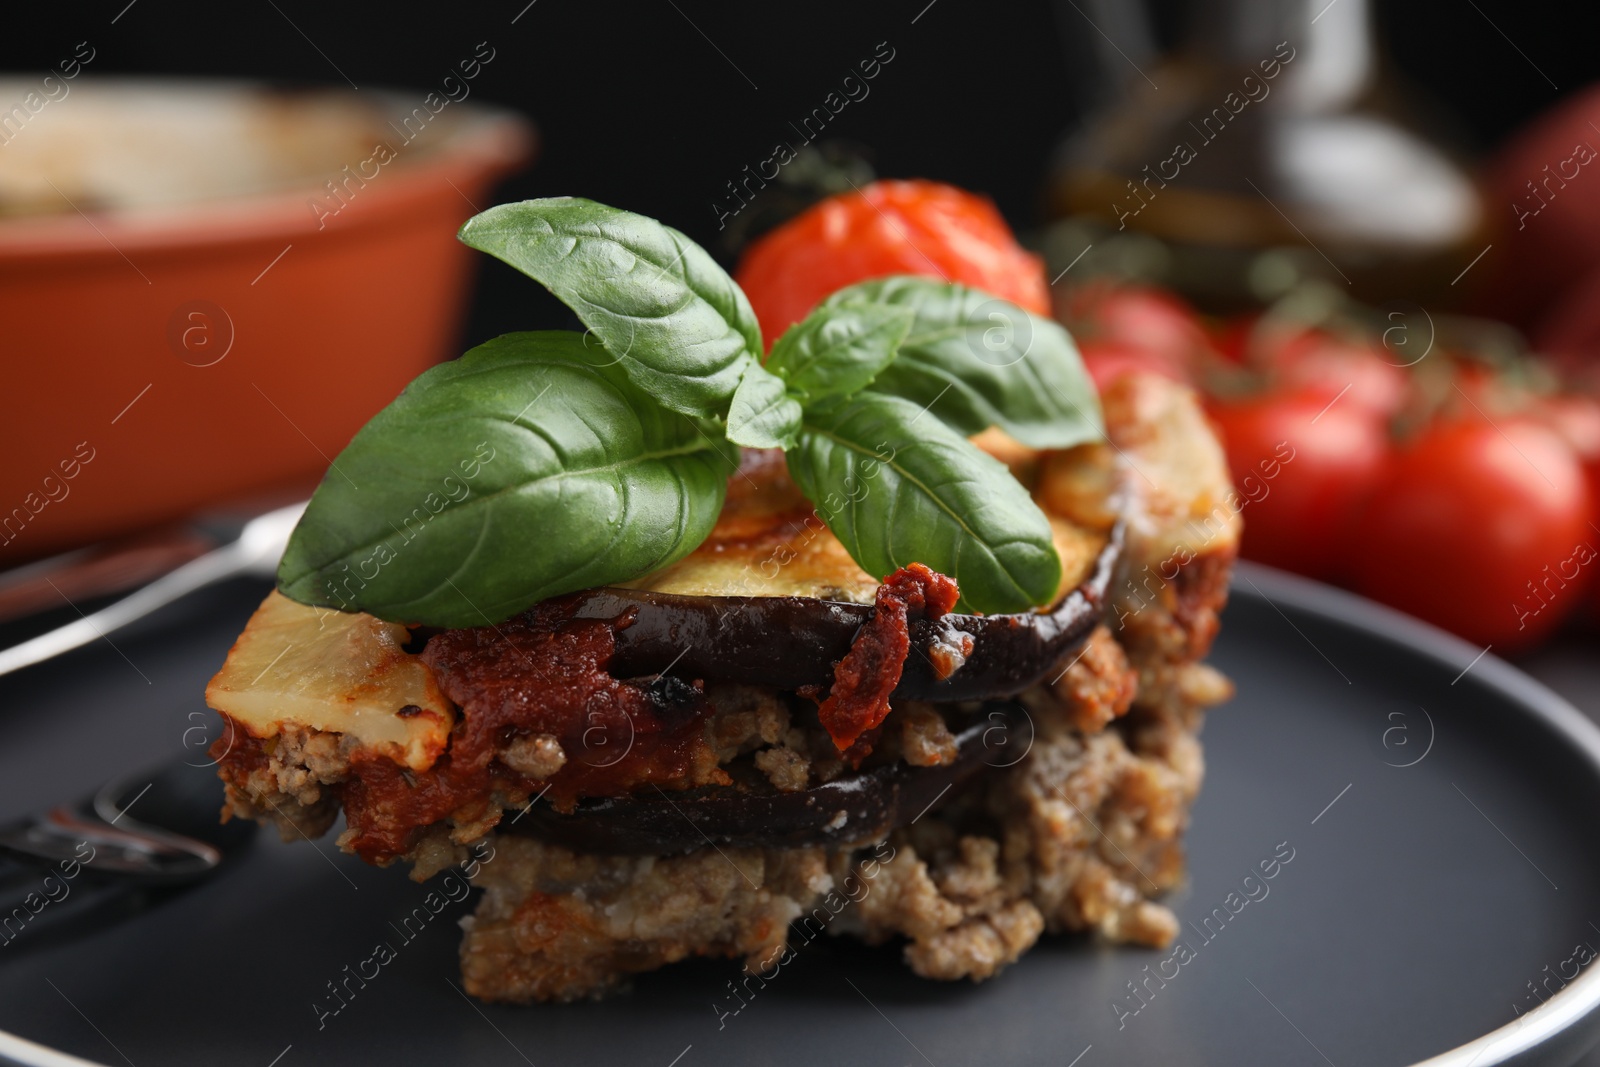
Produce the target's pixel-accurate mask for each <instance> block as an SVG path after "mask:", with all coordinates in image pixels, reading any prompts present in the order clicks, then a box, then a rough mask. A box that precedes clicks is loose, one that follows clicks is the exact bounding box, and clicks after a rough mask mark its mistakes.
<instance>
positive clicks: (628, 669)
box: [577, 525, 1122, 701]
mask: <svg viewBox="0 0 1600 1067" xmlns="http://www.w3.org/2000/svg"><path fill="white" fill-rule="evenodd" d="M1121 548H1122V527H1121V526H1120V525H1118V526H1117V527H1114V528H1113V530H1112V534H1111V536H1110V537H1109V538H1108V539H1107V540H1106V543H1105V547H1104V548H1102V549H1101V550H1100V553H1099V556H1098V557H1097V558H1096V559H1095V561H1094V564H1093V567H1092V568H1091V569H1090V572H1089V575H1088V577H1087V578H1086V579H1085V580H1084V581H1083V582H1081V583H1080V584H1079V585H1078V586H1077V587H1076V588H1074V589H1072V590H1071V591H1070V592H1069V593H1067V595H1066V596H1064V597H1062V598H1061V599H1060V600H1059V601H1057V602H1056V604H1055V605H1053V606H1052V607H1050V608H1049V609H1047V610H1044V611H1037V612H1028V613H1025V614H1020V615H946V616H944V617H943V618H941V619H939V620H938V621H937V622H929V621H928V620H926V619H919V620H916V621H914V622H913V623H912V624H911V649H912V654H911V655H909V656H907V657H906V664H905V670H904V672H903V673H902V674H901V676H900V685H899V686H898V687H897V688H896V689H895V691H894V696H895V697H896V698H898V699H904V700H936V701H957V700H985V699H991V698H997V697H1008V696H1015V695H1016V694H1017V693H1020V692H1022V691H1023V690H1025V689H1027V688H1029V687H1030V686H1033V685H1036V684H1037V683H1038V682H1039V681H1040V680H1041V679H1043V678H1044V677H1046V676H1047V675H1048V674H1050V672H1051V671H1052V670H1054V669H1055V668H1056V666H1057V664H1059V663H1060V662H1061V661H1062V659H1063V658H1064V657H1066V656H1067V655H1069V654H1070V653H1071V652H1072V651H1073V650H1074V649H1076V648H1077V646H1078V645H1079V644H1081V643H1082V641H1083V640H1084V638H1086V637H1088V635H1089V631H1091V630H1093V629H1094V627H1095V624H1096V623H1098V622H1099V621H1100V618H1101V615H1102V613H1103V611H1104V608H1105V603H1106V597H1107V594H1108V591H1109V589H1110V586H1111V579H1112V574H1113V573H1114V572H1115V570H1116V565H1117V560H1118V557H1119V555H1120V552H1121ZM577 615H578V617H580V618H590V619H616V620H618V623H617V637H616V653H615V655H614V656H613V658H612V661H611V671H612V673H613V674H615V675H617V676H618V677H622V678H626V677H631V676H635V675H646V674H655V673H657V672H660V671H665V670H671V671H672V673H673V674H676V675H679V676H681V677H686V678H718V679H724V680H727V681H734V682H748V683H751V684H756V685H769V686H774V687H776V688H779V689H791V690H798V689H802V688H803V687H806V686H816V687H818V688H819V689H823V690H825V689H827V687H828V686H829V685H831V684H832V682H833V669H834V666H835V665H836V664H837V663H838V662H839V660H840V659H842V658H843V657H844V655H845V653H846V652H848V651H849V650H850V642H851V641H852V640H853V639H854V638H855V635H856V631H858V630H859V629H860V628H861V626H862V625H863V624H864V623H865V622H866V621H867V620H868V619H869V618H871V616H872V606H871V605H870V604H854V603H850V602H847V601H840V600H823V599H819V598H815V597H801V596H680V595H677V594H672V593H657V592H650V591H646V590H638V589H598V590H596V591H594V592H593V593H590V594H588V595H586V596H584V597H583V599H582V601H581V602H580V604H579V606H578V608H577ZM962 634H966V635H969V636H970V637H971V639H972V641H971V651H970V652H968V653H966V655H965V657H964V659H965V662H961V657H959V656H957V657H955V658H953V659H952V657H951V652H950V650H951V649H952V648H958V647H961V646H963V645H964V644H965V642H963V641H961V640H960V635H962ZM941 649H942V650H944V651H943V652H941ZM936 664H938V665H939V666H936ZM952 665H954V669H953V670H950V671H949V673H948V676H945V677H941V674H942V673H943V671H944V670H946V669H948V668H950V667H951V666H952Z"/></svg>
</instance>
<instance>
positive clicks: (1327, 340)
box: [1267, 331, 1411, 419]
mask: <svg viewBox="0 0 1600 1067" xmlns="http://www.w3.org/2000/svg"><path fill="white" fill-rule="evenodd" d="M1267 362H1268V366H1269V369H1270V371H1271V372H1272V374H1273V376H1274V377H1275V378H1277V380H1279V381H1280V382H1282V383H1284V384H1285V385H1287V386H1289V387H1291V388H1296V387H1298V388H1305V389H1308V390H1314V391H1317V392H1320V393H1321V394H1322V395H1323V396H1325V397H1327V398H1328V399H1330V400H1331V399H1332V398H1333V397H1335V396H1340V394H1343V396H1342V399H1341V400H1340V401H1339V403H1340V404H1350V405H1352V406H1355V407H1359V408H1363V409H1365V410H1367V411H1370V412H1372V413H1373V414H1375V415H1378V416H1379V417H1381V418H1385V419H1387V418H1392V417H1393V416H1394V415H1396V414H1398V413H1399V411H1400V409H1401V408H1403V407H1404V406H1405V403H1406V400H1407V398H1408V397H1409V395H1410V389H1411V379H1410V376H1409V375H1408V374H1407V373H1406V372H1405V371H1404V370H1402V369H1400V368H1399V367H1397V366H1395V365H1394V364H1393V363H1391V362H1389V361H1388V360H1386V359H1384V358H1383V356H1382V355H1381V353H1380V350H1378V349H1375V348H1373V347H1371V346H1369V345H1363V344H1353V343H1351V342H1348V341H1344V340H1341V339H1340V338H1337V337H1333V336H1330V335H1328V334H1325V333H1320V332H1317V331H1307V332H1305V333H1301V334H1298V335H1296V336H1294V337H1291V338H1289V339H1287V340H1285V341H1284V342H1282V343H1281V344H1279V345H1278V346H1276V348H1275V349H1274V350H1273V351H1272V352H1271V354H1270V355H1269V356H1268V357H1267Z"/></svg>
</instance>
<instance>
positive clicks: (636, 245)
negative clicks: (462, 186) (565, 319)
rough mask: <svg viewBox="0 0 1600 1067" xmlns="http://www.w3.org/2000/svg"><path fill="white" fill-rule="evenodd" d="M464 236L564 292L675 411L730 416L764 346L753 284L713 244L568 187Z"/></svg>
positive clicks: (505, 211) (486, 216) (505, 210)
mask: <svg viewBox="0 0 1600 1067" xmlns="http://www.w3.org/2000/svg"><path fill="white" fill-rule="evenodd" d="M458 236H459V237H460V238H461V240H462V241H463V242H465V243H466V244H468V245H470V246H472V247H473V248H476V249H478V250H480V251H483V252H487V253H489V254H490V255H492V256H495V257H497V258H499V259H502V260H504V261H505V262H507V263H509V264H511V265H512V266H513V267H516V268H517V269H518V270H520V271H522V272H523V273H524V274H526V275H528V276H530V277H532V278H533V279H534V280H536V281H538V282H539V283H540V284H541V285H544V286H545V287H546V288H548V289H549V290H550V291H551V292H552V293H554V294H555V295H556V296H558V297H560V298H561V300H562V301H563V302H564V303H565V304H566V305H567V306H568V307H570V308H571V309H572V310H573V311H574V312H575V313H576V314H577V316H578V318H579V319H580V320H582V322H583V324H584V325H585V326H587V327H589V329H590V330H592V331H593V332H594V333H595V334H596V335H598V337H599V338H600V342H601V343H602V344H603V345H604V346H605V347H606V348H607V349H608V350H609V351H610V352H611V353H612V355H613V357H614V358H615V359H616V360H617V361H618V362H619V364H620V365H621V366H622V368H623V369H624V370H626V371H627V373H628V377H629V378H631V379H632V380H633V382H634V384H636V385H638V386H639V387H640V388H641V389H644V390H646V391H648V392H649V393H650V394H651V395H652V396H654V397H655V398H656V399H657V400H658V401H659V402H660V403H662V404H663V405H665V406H666V407H667V408H669V409H671V410H672V411H679V412H682V413H684V414H686V415H701V416H718V417H720V416H722V415H723V414H724V413H725V412H726V411H727V410H728V401H729V399H730V398H731V397H732V396H733V391H734V389H735V388H736V387H737V386H738V384H739V379H740V377H741V376H742V375H743V374H744V371H745V367H746V366H747V365H748V364H749V363H750V362H751V361H752V360H754V359H757V358H758V357H759V356H760V354H761V352H762V346H761V328H760V326H759V325H758V324H757V322H756V316H755V312H754V311H752V310H751V309H750V301H749V300H748V299H746V298H745V295H744V292H743V290H741V289H740V288H739V287H738V286H737V285H736V284H734V281H733V279H732V278H730V277H728V274H727V272H726V271H724V270H723V269H722V268H721V267H719V266H717V264H716V261H715V260H713V259H712V258H711V256H710V255H709V254H708V253H707V252H706V251H705V249H703V248H701V247H700V246H699V245H697V244H695V243H694V242H693V241H691V240H689V238H687V237H685V236H684V235H683V234H681V233H679V232H678V231H677V230H674V229H672V228H671V227H670V226H663V225H662V224H661V223H659V222H657V221H655V220H654V219H649V218H645V217H644V216H643V215H635V214H633V213H632V212H630V211H621V210H619V209H617V208H614V207H607V206H606V205H604V204H597V203H595V202H594V201H593V200H583V199H580V198H578V197H570V196H562V197H553V198H549V199H545V200H524V201H522V202H521V203H519V204H501V205H499V206H498V207H492V208H490V209H489V210H488V211H485V212H483V213H481V214H479V215H475V216H473V217H472V218H470V219H468V220H467V222H466V225H464V226H462V227H461V232H460V234H459V235H458Z"/></svg>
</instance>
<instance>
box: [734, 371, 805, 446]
mask: <svg viewBox="0 0 1600 1067" xmlns="http://www.w3.org/2000/svg"><path fill="white" fill-rule="evenodd" d="M799 432H800V402H799V401H798V400H796V399H794V397H792V396H790V395H789V388H788V386H786V385H784V384H783V379H782V378H779V377H778V376H777V375H775V374H773V373H771V372H770V371H768V370H766V369H765V368H764V367H762V366H761V364H759V363H756V362H754V361H751V363H750V366H749V369H747V370H746V371H745V372H744V379H743V380H742V381H741V382H740V383H739V388H738V389H736V390H734V393H733V403H732V404H731V405H730V406H729V408H728V440H730V441H732V442H733V443H734V444H736V445H743V446H745V447H746V448H793V447H794V442H795V435H796V434H798V433H799Z"/></svg>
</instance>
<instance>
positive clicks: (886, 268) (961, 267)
mask: <svg viewBox="0 0 1600 1067" xmlns="http://www.w3.org/2000/svg"><path fill="white" fill-rule="evenodd" d="M890 274H926V275H931V276H933V277H937V278H944V279H946V280H948V281H953V282H962V283H964V284H966V285H970V286H972V287H973V288H974V289H982V290H983V291H985V292H987V293H992V294H994V295H995V296H998V297H1002V298H1004V299H1006V300H1009V301H1011V302H1012V303H1014V304H1018V305H1020V306H1022V307H1023V308H1026V309H1027V310H1029V311H1031V312H1033V313H1034V314H1036V315H1049V314H1050V287H1049V285H1048V284H1046V282H1045V277H1044V263H1043V261H1042V260H1041V259H1040V258H1039V257H1038V256H1036V255H1033V254H1032V253H1030V252H1026V251H1024V250H1023V248H1022V246H1021V245H1019V244H1018V243H1017V239H1016V237H1015V236H1014V235H1013V234H1012V232H1011V229H1010V227H1008V226H1007V225H1006V223H1005V220H1004V219H1002V218H1001V217H1000V213H999V212H998V211H996V210H995V207H994V204H993V203H991V202H990V201H989V200H988V199H987V198H986V197H981V196H975V195H973V194H972V193H968V192H964V191H962V190H960V189H957V188H955V187H954V186H951V185H944V184H941V183H939V182H930V181H880V182H873V183H872V184H871V185H868V186H867V187H865V188H864V189H861V190H854V191H851V192H848V193H841V194H839V195H838V196H832V197H829V198H828V199H826V200H824V201H822V202H821V203H819V204H816V205H814V206H813V207H811V208H810V209H808V210H806V211H804V212H802V213H801V214H799V215H797V216H796V217H795V218H793V219H790V220H789V221H788V222H786V223H784V224H783V225H782V226H779V227H778V228H777V229H775V230H773V231H772V232H771V233H768V234H766V235H765V236H763V237H762V238H761V239H760V240H758V241H755V242H754V243H752V244H751V245H750V247H749V248H748V249H747V250H746V251H745V254H744V257H743V258H742V259H741V260H740V262H739V267H738V269H737V270H736V271H735V272H734V278H735V279H736V280H737V281H738V282H739V286H740V287H741V288H742V289H744V291H745V295H746V296H748V297H749V298H750V304H751V306H752V307H753V308H755V312H756V318H757V320H759V321H760V323H761V331H762V333H763V334H764V335H765V337H766V341H767V344H768V345H771V344H772V342H773V340H774V339H775V338H776V337H777V336H778V335H779V334H781V333H782V332H783V331H784V330H786V329H788V328H789V326H790V325H791V324H793V323H796V322H799V321H800V320H801V319H803V318H805V317H806V314H807V313H808V312H809V311H810V310H811V309H812V308H813V307H815V306H816V305H817V304H818V303H819V302H820V301H821V300H822V299H823V298H824V297H826V296H828V295H829V294H831V293H833V292H834V291H835V290H838V289H842V288H844V287H845V286H847V285H852V284H854V283H855V282H859V281H865V280H866V279H868V278H881V277H884V276H886V275H890Z"/></svg>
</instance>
